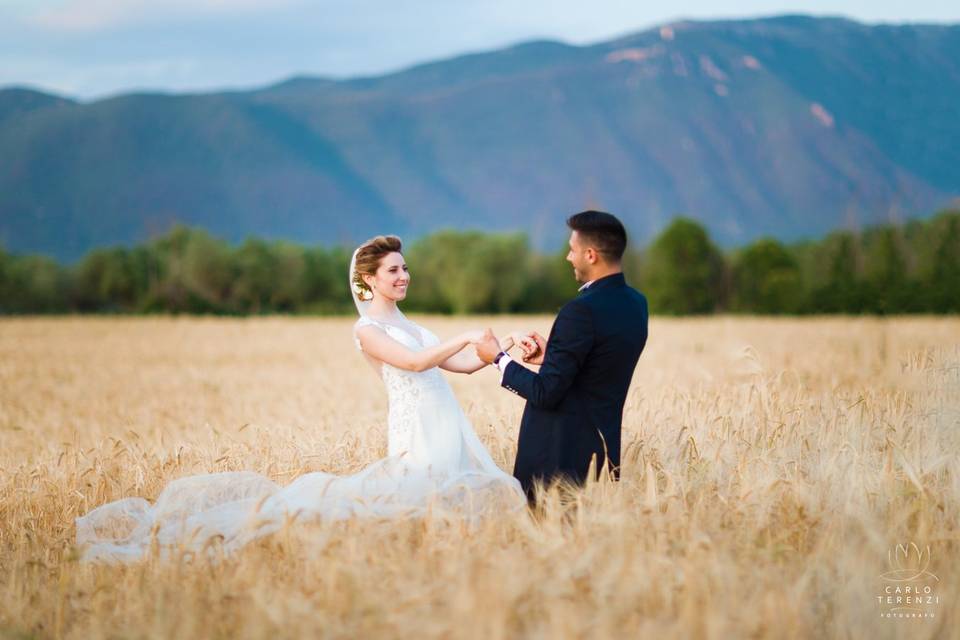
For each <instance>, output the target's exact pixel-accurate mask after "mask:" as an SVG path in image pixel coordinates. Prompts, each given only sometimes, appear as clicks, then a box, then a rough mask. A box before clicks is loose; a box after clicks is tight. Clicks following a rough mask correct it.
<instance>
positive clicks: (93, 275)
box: [73, 247, 142, 311]
mask: <svg viewBox="0 0 960 640" xmlns="http://www.w3.org/2000/svg"><path fill="white" fill-rule="evenodd" d="M141 293H142V292H141V291H140V290H139V288H138V282H137V276H136V273H135V270H134V265H133V262H132V260H131V259H130V254H129V252H128V251H127V250H126V249H124V248H121V247H117V248H112V249H97V250H94V251H91V252H90V253H88V254H87V255H86V256H84V258H83V259H82V260H81V261H80V262H79V263H78V264H77V266H76V267H75V269H74V272H73V304H74V305H75V307H76V308H77V309H78V310H80V311H133V310H134V309H135V308H136V307H137V302H138V300H137V299H138V297H139V295H141Z"/></svg>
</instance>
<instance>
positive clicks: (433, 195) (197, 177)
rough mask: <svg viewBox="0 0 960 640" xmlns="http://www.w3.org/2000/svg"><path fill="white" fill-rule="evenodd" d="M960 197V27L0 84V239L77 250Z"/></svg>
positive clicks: (906, 205) (633, 225) (717, 33)
mask: <svg viewBox="0 0 960 640" xmlns="http://www.w3.org/2000/svg"><path fill="white" fill-rule="evenodd" d="M957 196H960V25H913V24H910V25H866V24H861V23H858V22H854V21H850V20H846V19H841V18H814V17H806V16H780V17H774V18H764V19H753V20H726V21H708V22H692V21H689V22H688V21H682V22H676V23H672V24H667V25H662V26H659V27H656V28H653V29H648V30H644V31H641V32H639V33H635V34H632V35H628V36H625V37H621V38H618V39H615V40H612V41H608V42H602V43H597V44H592V45H587V46H573V45H569V44H564V43H561V42H554V41H535V42H527V43H523V44H519V45H516V46H513V47H510V48H506V49H502V50H497V51H490V52H483V53H475V54H469V55H463V56H459V57H456V58H452V59H448V60H442V61H438V62H433V63H429V64H423V65H418V66H415V67H412V68H409V69H405V70H402V71H399V72H395V73H390V74H386V75H381V76H376V77H362V78H349V79H332V78H322V77H294V78H291V79H289V80H286V81H284V82H281V83H278V84H275V85H272V86H268V87H264V88H259V89H255V90H245V91H227V92H216V93H194V94H166V93H130V94H124V95H118V96H114V97H110V98H105V99H98V100H93V101H89V102H80V101H77V100H73V99H70V98H69V97H63V96H54V95H49V94H47V93H43V92H40V91H36V90H33V89H29V88H24V87H8V88H5V89H0V244H2V245H3V246H5V247H6V249H7V250H8V251H12V252H16V253H45V254H49V255H52V256H55V257H57V258H58V259H61V260H68V261H69V260H74V259H76V258H78V257H79V256H81V255H83V254H84V253H85V252H86V251H88V250H89V249H91V248H93V247H97V246H102V245H111V244H130V243H134V242H140V241H144V240H146V239H148V238H150V237H151V236H153V235H155V234H158V233H162V232H165V231H166V230H167V229H168V228H169V227H170V226H171V225H173V224H177V223H184V224H189V225H193V226H199V227H203V228H205V229H207V230H209V231H210V232H212V233H214V234H216V235H218V236H221V237H224V238H227V239H229V240H231V241H239V240H241V239H243V238H244V237H247V236H250V235H255V236H260V237H265V238H285V239H291V240H295V241H298V242H304V243H323V244H333V243H354V242H357V241H360V240H362V239H364V238H366V237H369V236H371V235H374V234H376V233H399V234H401V235H405V236H408V237H415V236H418V235H421V234H425V233H428V232H430V231H432V230H436V229H439V228H461V229H462V228H476V229H484V230H489V231H508V230H522V231H525V232H527V233H529V234H530V235H531V238H532V240H533V242H534V244H535V245H537V246H538V247H540V248H548V249H555V248H558V247H559V245H560V243H562V242H563V239H564V238H565V235H566V231H565V227H564V224H563V221H564V219H565V217H566V216H567V215H569V214H571V213H574V212H576V211H579V210H581V209H585V208H603V209H606V210H608V211H612V212H614V213H616V214H617V215H618V216H620V217H621V218H622V219H623V220H624V222H625V224H626V225H627V228H628V230H629V232H630V234H631V239H632V240H633V241H636V242H638V243H642V242H644V241H646V240H648V239H649V238H650V237H651V236H652V235H653V234H655V233H656V232H657V231H658V230H660V229H661V228H662V227H663V226H664V225H665V224H666V223H667V222H668V221H669V220H670V219H671V218H672V217H673V216H675V215H678V214H684V215H687V216H690V217H693V218H697V219H699V220H701V221H703V222H704V224H705V225H706V226H707V227H708V229H709V230H710V232H711V234H713V236H714V237H715V238H716V239H718V240H719V241H720V242H721V243H722V244H724V245H728V246H729V245H736V244H742V243H745V242H747V241H749V240H751V239H754V238H757V237H760V236H775V237H778V238H781V239H783V240H795V239H799V238H803V237H813V236H818V235H822V234H824V233H826V232H828V231H830V230H833V229H836V228H838V227H851V226H854V227H856V226H862V225H868V224H871V223H879V222H889V221H891V220H894V221H896V220H904V219H907V218H911V217H915V216H923V215H927V214H930V213H932V212H933V211H935V210H936V209H937V208H939V207H942V206H944V205H946V204H948V203H950V202H951V201H952V200H953V199H955V198H956V197H957Z"/></svg>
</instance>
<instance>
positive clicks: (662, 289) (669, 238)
mask: <svg viewBox="0 0 960 640" xmlns="http://www.w3.org/2000/svg"><path fill="white" fill-rule="evenodd" d="M723 281H724V261H723V256H722V255H721V254H720V251H719V249H717V247H716V246H715V245H714V244H713V242H711V240H710V237H709V236H708V235H707V231H706V229H704V228H703V227H702V226H701V225H700V224H699V223H698V222H696V221H694V220H691V219H689V218H677V219H675V220H674V221H673V222H672V223H671V224H670V226H668V227H667V228H666V229H665V230H664V231H663V232H662V233H661V234H660V235H659V236H658V237H657V238H656V240H654V242H653V244H652V245H651V246H650V248H649V250H648V251H647V253H646V255H645V257H644V260H643V272H642V287H643V289H644V292H645V293H646V294H647V297H648V298H649V300H650V309H651V311H652V312H654V313H673V314H687V313H710V312H712V311H716V310H717V309H720V308H722V307H723V302H724V300H723V297H724V296H723Z"/></svg>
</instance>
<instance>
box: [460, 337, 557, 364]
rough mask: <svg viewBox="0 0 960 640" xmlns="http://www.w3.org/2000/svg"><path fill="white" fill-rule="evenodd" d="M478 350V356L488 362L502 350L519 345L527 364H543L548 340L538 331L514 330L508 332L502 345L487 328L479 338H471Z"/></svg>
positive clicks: (491, 361) (490, 362)
mask: <svg viewBox="0 0 960 640" xmlns="http://www.w3.org/2000/svg"><path fill="white" fill-rule="evenodd" d="M471 343H472V344H473V346H474V348H475V349H476V350H477V357H478V358H480V360H482V361H483V362H486V363H487V364H492V363H493V359H494V358H495V357H497V354H498V353H500V352H501V351H509V350H510V349H511V348H512V347H514V346H519V347H520V350H521V351H522V352H523V356H522V359H523V361H524V362H526V363H527V364H543V354H544V352H545V351H546V350H547V340H546V338H544V337H543V336H541V335H540V334H539V333H537V332H536V331H514V332H512V333H509V334H507V336H506V337H505V338H504V340H503V344H502V345H501V343H500V341H499V340H497V337H496V336H495V335H493V331H491V330H490V329H485V330H484V331H483V333H482V335H481V336H479V339H478V340H471Z"/></svg>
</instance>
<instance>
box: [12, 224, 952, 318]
mask: <svg viewBox="0 0 960 640" xmlns="http://www.w3.org/2000/svg"><path fill="white" fill-rule="evenodd" d="M351 250H352V248H347V247H342V246H332V247H324V246H306V245H301V244H296V243H292V242H287V241H267V240H263V239H258V238H253V237H251V238H248V239H247V240H245V241H244V242H242V243H239V244H231V243H229V242H227V241H225V240H223V239H221V238H218V237H215V236H213V235H211V234H209V233H208V232H206V231H203V230H201V229H197V228H191V227H185V226H178V227H174V228H173V229H171V230H170V231H169V232H167V233H166V234H164V235H161V236H159V237H156V238H155V239H153V240H150V241H149V242H146V243H143V244H140V245H137V246H134V247H111V248H102V249H96V250H93V251H90V252H89V253H87V254H86V255H85V256H84V257H83V258H82V259H80V260H78V261H77V262H75V263H73V264H62V263H59V262H57V261H55V260H53V259H52V258H49V257H45V256H39V255H13V254H11V253H8V252H5V251H3V250H2V249H0V313H2V314H61V313H123V314H140V313H191V314H224V315H247V314H265V313H293V314H339V313H350V312H352V310H353V304H352V302H351V298H350V293H349V292H348V284H347V269H348V265H349V261H350V253H351ZM566 254H567V248H566V247H558V249H557V251H556V252H554V253H542V252H538V251H536V250H535V249H533V248H532V246H531V242H530V238H528V237H527V236H526V235H525V234H522V233H516V234H497V233H485V232H481V231H469V230H467V231H464V230H443V231H438V232H435V233H432V234H430V235H427V236H424V237H422V238H420V239H418V240H416V241H414V242H413V243H410V244H408V245H406V246H404V256H405V258H406V261H407V264H408V265H409V268H410V272H411V276H412V282H411V287H410V293H409V295H408V297H407V300H406V302H405V305H404V308H405V309H406V310H408V311H414V312H430V313H453V314H471V313H552V312H555V311H556V310H557V309H558V308H559V307H560V306H562V305H563V304H564V303H565V302H566V301H567V300H569V299H570V298H571V297H573V296H574V295H575V294H576V292H577V283H576V282H575V281H574V278H573V273H572V268H571V266H570V264H569V263H568V262H567V261H566V259H565V258H566ZM624 271H625V272H626V274H627V278H628V281H629V282H630V284H632V285H633V286H635V287H636V288H638V289H640V290H641V291H642V292H643V293H645V294H646V295H647V296H648V298H649V301H650V307H651V311H652V312H653V313H656V314H673V315H686V314H711V313H748V314H824V313H842V314H905V313H938V314H939V313H957V312H960V211H944V212H941V213H940V214H938V215H936V216H934V217H932V218H930V219H928V220H913V221H910V222H908V223H906V224H904V225H884V226H876V227H872V228H868V229H866V230H864V231H862V232H859V233H854V232H849V231H841V232H835V233H832V234H830V235H828V236H827V237H825V238H822V239H820V240H817V241H806V242H800V243H793V244H785V243H782V242H780V241H778V240H776V239H773V238H761V239H758V240H756V241H754V242H752V243H750V244H748V245H746V246H743V247H740V248H737V249H734V250H729V251H724V250H722V249H721V248H720V247H719V246H718V245H717V244H716V243H715V242H714V241H713V240H712V239H711V237H710V235H709V233H708V231H707V230H706V228H705V227H704V226H702V225H701V224H700V223H698V222H696V221H694V220H692V219H689V218H677V219H675V220H674V221H673V222H672V223H671V224H670V225H669V226H668V227H667V228H666V229H664V231H663V232H661V233H660V235H659V236H657V237H656V238H655V239H654V240H653V241H652V242H651V243H650V244H648V245H647V246H645V247H642V248H636V247H631V248H629V249H628V251H627V254H626V255H625V256H624Z"/></svg>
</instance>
